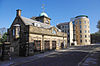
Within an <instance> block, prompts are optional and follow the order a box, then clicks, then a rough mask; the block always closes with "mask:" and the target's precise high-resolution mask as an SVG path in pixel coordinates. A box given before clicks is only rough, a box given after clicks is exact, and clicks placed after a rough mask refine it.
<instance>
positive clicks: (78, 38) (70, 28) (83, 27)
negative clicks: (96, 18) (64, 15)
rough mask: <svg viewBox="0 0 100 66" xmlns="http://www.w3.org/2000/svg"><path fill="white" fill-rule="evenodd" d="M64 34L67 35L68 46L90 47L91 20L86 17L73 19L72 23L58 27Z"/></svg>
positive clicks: (60, 24)
mask: <svg viewBox="0 0 100 66" xmlns="http://www.w3.org/2000/svg"><path fill="white" fill-rule="evenodd" d="M57 27H58V28H59V29H61V30H62V32H65V33H67V35H68V36H67V38H68V45H69V46H71V45H77V46H80V45H90V26H89V18H88V16H86V15H80V16H76V17H75V18H71V20H70V22H64V23H59V24H58V25H57Z"/></svg>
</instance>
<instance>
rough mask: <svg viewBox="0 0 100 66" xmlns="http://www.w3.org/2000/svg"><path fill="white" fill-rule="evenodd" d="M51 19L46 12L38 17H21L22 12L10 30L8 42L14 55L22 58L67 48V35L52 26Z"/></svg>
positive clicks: (19, 11)
mask: <svg viewBox="0 0 100 66" xmlns="http://www.w3.org/2000/svg"><path fill="white" fill-rule="evenodd" d="M50 20H51V19H50V18H49V17H48V15H47V14H46V13H45V12H42V13H41V14H40V15H39V16H38V17H32V18H26V17H23V16H21V10H19V9H18V10H17V15H16V17H15V19H14V21H13V23H12V25H11V27H10V28H9V29H8V41H9V42H10V43H11V47H12V49H13V51H12V53H13V54H16V55H20V56H23V55H25V56H27V55H33V54H34V52H38V51H39V52H40V51H46V50H53V49H61V48H66V47H67V34H65V33H63V32H61V30H60V29H58V28H56V27H54V26H51V25H50Z"/></svg>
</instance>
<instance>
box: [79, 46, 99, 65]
mask: <svg viewBox="0 0 100 66" xmlns="http://www.w3.org/2000/svg"><path fill="white" fill-rule="evenodd" d="M78 66H100V48H95V49H94V50H93V51H91V52H90V53H89V54H88V55H87V56H86V57H85V58H84V59H83V60H82V61H81V62H80V63H79V64H78Z"/></svg>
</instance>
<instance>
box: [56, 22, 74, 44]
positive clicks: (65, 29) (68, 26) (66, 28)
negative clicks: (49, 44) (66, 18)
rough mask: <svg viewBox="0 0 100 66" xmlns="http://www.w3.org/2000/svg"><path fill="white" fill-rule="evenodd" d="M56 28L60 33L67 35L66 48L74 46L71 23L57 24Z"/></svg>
mask: <svg viewBox="0 0 100 66" xmlns="http://www.w3.org/2000/svg"><path fill="white" fill-rule="evenodd" d="M57 27H58V28H59V29H61V31H62V32H65V33H66V34H67V44H68V46H71V45H73V42H74V44H75V45H76V43H75V41H73V23H72V21H71V22H65V23H60V24H57Z"/></svg>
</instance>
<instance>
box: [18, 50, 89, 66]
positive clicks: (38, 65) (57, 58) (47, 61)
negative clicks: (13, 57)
mask: <svg viewBox="0 0 100 66" xmlns="http://www.w3.org/2000/svg"><path fill="white" fill-rule="evenodd" d="M87 54H88V52H81V51H65V52H62V51H61V52H57V53H54V54H51V55H49V56H45V57H43V58H39V59H37V60H34V61H31V62H28V63H24V64H21V65H18V66H78V63H79V62H80V61H82V59H83V58H84V57H85V56H86V55H87Z"/></svg>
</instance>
